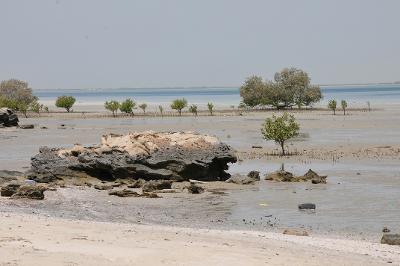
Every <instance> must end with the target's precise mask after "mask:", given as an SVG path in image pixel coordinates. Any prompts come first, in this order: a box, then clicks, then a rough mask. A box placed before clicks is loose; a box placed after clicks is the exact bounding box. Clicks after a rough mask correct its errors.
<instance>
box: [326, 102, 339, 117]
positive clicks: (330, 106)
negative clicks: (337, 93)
mask: <svg viewBox="0 0 400 266" xmlns="http://www.w3.org/2000/svg"><path fill="white" fill-rule="evenodd" d="M336 106H337V102H336V100H330V101H329V102H328V108H329V109H331V110H332V111H333V114H334V115H335V114H336Z"/></svg>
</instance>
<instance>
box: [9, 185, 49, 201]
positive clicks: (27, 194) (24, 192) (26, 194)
mask: <svg viewBox="0 0 400 266" xmlns="http://www.w3.org/2000/svg"><path fill="white" fill-rule="evenodd" d="M45 191H46V187H44V186H29V185H27V186H21V187H19V188H18V190H17V192H16V193H15V194H13V195H12V196H11V198H13V199H21V198H27V199H35V200H42V199H44V192H45Z"/></svg>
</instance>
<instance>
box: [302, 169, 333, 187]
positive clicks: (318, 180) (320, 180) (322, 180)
mask: <svg viewBox="0 0 400 266" xmlns="http://www.w3.org/2000/svg"><path fill="white" fill-rule="evenodd" d="M300 178H301V179H303V180H311V183H313V184H326V178H327V176H321V175H318V174H317V173H316V172H314V171H313V170H311V169H309V170H308V172H307V173H305V174H304V175H303V176H302V177H300Z"/></svg>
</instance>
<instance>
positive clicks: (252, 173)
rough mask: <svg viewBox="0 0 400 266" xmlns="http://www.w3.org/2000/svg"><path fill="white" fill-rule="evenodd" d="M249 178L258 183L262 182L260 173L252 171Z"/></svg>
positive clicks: (248, 175)
mask: <svg viewBox="0 0 400 266" xmlns="http://www.w3.org/2000/svg"><path fill="white" fill-rule="evenodd" d="M247 177H250V178H251V179H254V180H256V181H260V172H259V171H250V172H249V173H248V174H247Z"/></svg>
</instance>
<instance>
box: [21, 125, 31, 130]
mask: <svg viewBox="0 0 400 266" xmlns="http://www.w3.org/2000/svg"><path fill="white" fill-rule="evenodd" d="M18 127H19V128H21V129H33V128H35V126H34V125H19V126H18Z"/></svg>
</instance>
